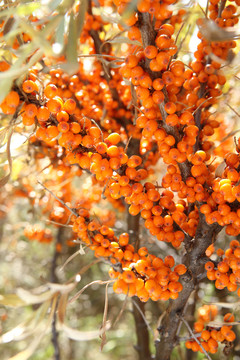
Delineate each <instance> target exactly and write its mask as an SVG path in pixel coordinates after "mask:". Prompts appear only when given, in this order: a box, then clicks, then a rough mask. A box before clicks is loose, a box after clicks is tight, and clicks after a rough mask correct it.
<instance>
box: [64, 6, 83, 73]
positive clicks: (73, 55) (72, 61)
mask: <svg viewBox="0 0 240 360" xmlns="http://www.w3.org/2000/svg"><path fill="white" fill-rule="evenodd" d="M77 46H78V37H77V24H76V19H75V17H74V14H73V12H71V15H70V21H69V32H68V42H67V46H66V58H67V64H63V65H62V67H63V69H64V70H65V71H67V72H68V73H69V74H70V75H71V74H74V73H75V72H76V71H78V68H79V64H78V52H77Z"/></svg>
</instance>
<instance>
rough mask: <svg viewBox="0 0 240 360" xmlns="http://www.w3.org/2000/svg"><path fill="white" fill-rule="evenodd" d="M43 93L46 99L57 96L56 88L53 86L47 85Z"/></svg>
mask: <svg viewBox="0 0 240 360" xmlns="http://www.w3.org/2000/svg"><path fill="white" fill-rule="evenodd" d="M43 93H44V95H45V96H46V97H47V98H48V99H52V98H54V97H55V96H57V95H58V88H57V87H56V86H55V85H54V84H49V85H47V86H46V87H45V89H44V92H43Z"/></svg>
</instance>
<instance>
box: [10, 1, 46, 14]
mask: <svg viewBox="0 0 240 360" xmlns="http://www.w3.org/2000/svg"><path fill="white" fill-rule="evenodd" d="M41 6H42V5H41V3H40V2H38V1H32V2H29V3H26V4H23V5H19V6H17V7H16V8H15V10H16V12H15V14H17V15H18V16H26V15H31V14H32V13H33V12H34V11H35V10H37V9H39V8H40V7H41Z"/></svg>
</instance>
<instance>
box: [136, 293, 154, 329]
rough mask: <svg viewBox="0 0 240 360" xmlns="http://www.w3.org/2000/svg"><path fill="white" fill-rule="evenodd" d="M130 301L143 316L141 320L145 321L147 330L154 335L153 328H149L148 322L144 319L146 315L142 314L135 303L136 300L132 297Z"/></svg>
mask: <svg viewBox="0 0 240 360" xmlns="http://www.w3.org/2000/svg"><path fill="white" fill-rule="evenodd" d="M132 303H133V305H134V306H135V307H136V308H137V309H138V311H139V313H140V314H141V316H142V318H143V321H144V322H145V324H146V326H147V328H148V330H149V331H150V332H151V333H152V335H153V336H154V331H153V329H152V328H151V326H150V325H149V322H148V321H147V319H146V316H145V315H144V313H143V312H142V310H141V309H140V307H139V306H138V304H137V303H136V301H135V300H134V299H132Z"/></svg>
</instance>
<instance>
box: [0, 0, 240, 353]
mask: <svg viewBox="0 0 240 360" xmlns="http://www.w3.org/2000/svg"><path fill="white" fill-rule="evenodd" d="M81 5H82V3H81V4H80V3H76V4H74V5H73V6H72V7H71V9H70V10H69V11H67V12H66V14H67V15H68V14H71V16H72V18H73V19H79V18H78V15H79V12H81V11H82V8H81ZM99 5H100V12H101V10H102V9H103V10H104V11H105V9H108V11H109V13H111V14H114V16H116V17H115V19H119V21H118V24H117V26H116V24H112V23H113V22H114V21H112V22H111V21H109V22H108V20H107V19H106V20H103V18H104V17H101V16H100V15H99V12H98V11H95V10H97V9H96V5H95V4H94V3H92V2H91V1H90V2H89V4H88V7H87V10H86V13H85V16H84V23H83V24H82V25H83V26H82V32H81V33H80V32H79V33H78V35H76V34H75V36H76V37H77V38H76V42H77V45H76V48H77V49H76V52H79V56H76V59H75V63H74V64H75V68H74V71H72V70H69V67H68V66H69V51H68V50H69V42H67V40H66V39H65V38H64V39H63V40H62V41H63V42H64V41H65V40H66V43H65V42H64V46H63V49H62V52H61V53H60V54H58V55H59V56H57V55H56V54H55V56H54V54H53V52H52V50H51V51H50V49H54V46H55V47H56V43H57V41H56V39H55V36H54V33H51V34H49V35H48V34H47V36H46V28H48V27H47V26H48V23H47V20H46V19H45V20H44V21H43V20H42V19H41V18H40V19H39V18H37V17H35V16H32V15H31V16H27V21H29V23H30V24H31V26H32V28H33V29H34V31H42V33H41V35H44V36H43V39H44V40H43V43H44V41H45V40H46V42H48V44H49V47H50V48H49V47H47V46H45V47H44V52H46V53H44V54H43V55H42V57H41V60H39V59H37V60H36V61H35V62H34V65H33V66H31V68H30V69H29V71H28V72H27V73H24V74H23V75H22V77H20V79H15V78H14V82H13V85H12V88H11V90H10V92H9V93H8V94H7V95H6V97H5V98H4V100H3V101H2V103H1V104H0V108H1V111H2V116H3V117H4V118H6V121H8V120H9V119H11V121H10V123H9V124H10V125H9V127H10V128H14V129H15V127H16V126H18V131H19V132H21V131H22V132H23V133H24V135H25V136H28V137H29V142H28V143H29V147H28V154H29V156H30V158H31V159H34V170H35V171H36V172H37V173H38V174H39V173H40V174H41V173H42V172H43V173H44V176H45V177H44V181H45V187H46V188H51V189H53V190H54V191H53V192H56V193H55V200H54V202H52V201H51V200H50V193H49V194H44V192H43V193H42V195H41V196H37V195H36V193H35V192H34V189H33V187H32V186H29V187H26V186H25V185H26V180H25V181H24V180H22V179H21V180H20V181H19V184H21V186H22V188H21V189H20V186H19V193H18V194H17V193H15V195H18V196H25V197H28V198H29V200H30V203H31V205H32V206H38V207H39V208H41V212H42V214H44V216H47V217H48V219H49V220H50V221H51V222H52V223H53V224H54V226H55V227H59V226H60V225H67V226H69V227H72V230H73V233H74V234H73V238H75V237H77V240H78V242H81V243H83V244H84V246H87V247H88V248H90V249H91V250H92V251H93V252H94V255H95V257H97V258H98V259H101V260H103V261H105V262H108V263H109V265H110V266H111V268H110V270H109V275H110V277H111V278H112V279H115V282H114V285H113V289H114V291H115V292H116V293H119V294H120V293H124V294H127V295H128V296H131V297H132V296H137V297H138V298H139V299H140V300H141V301H142V302H146V301H148V299H152V300H153V301H158V300H164V301H166V300H169V299H170V300H175V301H170V302H169V304H170V305H169V309H168V310H167V312H166V316H165V318H164V319H163V325H162V329H164V330H165V331H166V333H167V334H168V335H167V336H165V335H164V336H162V339H161V344H160V346H159V348H158V349H160V350H158V351H159V354H160V353H161V352H162V353H164V354H168V352H169V351H170V350H169V349H170V347H169V343H171V344H175V342H176V337H177V335H176V334H178V332H179V328H180V321H181V316H182V315H184V309H185V307H186V306H187V303H188V299H189V297H190V295H191V293H192V291H193V290H194V289H195V288H197V287H198V285H199V283H200V282H201V280H202V279H203V278H204V275H205V270H206V271H207V274H206V275H207V278H208V279H209V280H214V281H215V288H216V289H219V290H220V289H225V288H226V289H227V290H228V291H229V292H234V291H236V290H237V294H238V295H240V292H239V289H238V285H239V284H240V261H239V259H240V245H239V242H238V240H232V241H231V242H230V248H229V249H227V250H226V251H225V252H224V251H222V250H221V249H219V250H218V251H217V256H218V258H220V259H218V260H219V261H218V260H217V261H216V260H215V258H216V257H215V258H214V256H215V254H214V256H213V257H212V258H211V256H212V255H213V253H214V242H215V241H216V240H217V235H218V233H219V232H220V231H221V229H223V228H224V229H225V233H226V239H227V241H228V242H229V238H228V237H229V236H234V237H237V236H238V235H239V234H240V185H239V182H240V160H239V151H240V150H239V149H240V138H239V139H238V138H236V139H235V141H232V140H233V139H232V137H231V139H229V136H228V119H227V118H226V116H225V114H220V111H219V108H218V104H219V101H221V100H220V99H221V98H220V97H221V96H224V93H225V91H226V85H225V83H226V81H227V78H226V75H225V72H224V70H225V69H224V68H225V67H227V66H228V65H229V63H231V61H232V59H234V57H235V53H234V49H236V47H237V36H236V34H235V32H234V31H232V32H230V31H229V29H228V28H229V27H234V26H235V25H236V24H237V23H238V20H239V18H238V15H237V14H238V8H237V7H238V6H239V0H236V1H232V2H231V4H230V3H226V1H218V0H210V2H209V4H208V11H207V13H208V16H207V14H206V18H199V19H198V20H197V26H198V30H199V31H198V33H197V40H198V44H197V50H196V51H195V52H194V54H193V55H192V56H189V57H188V56H187V58H188V60H189V61H188V63H186V61H183V59H182V57H181V54H182V53H181V51H182V46H183V42H182V43H181V42H179V39H178V37H179V36H181V31H182V26H183V23H184V21H187V19H188V16H191V14H190V12H189V14H188V11H187V7H186V9H177V8H175V1H173V0H164V1H159V0H154V1H152V0H141V1H138V2H137V4H135V2H134V4H132V2H131V1H122V0H113V1H111V0H101V1H100V2H99ZM63 6H64V5H63ZM61 11H62V10H61ZM104 11H103V12H104ZM51 15H52V14H51ZM55 15H56V14H55V13H54V16H55ZM60 15H61V14H60ZM56 18H57V16H56ZM106 18H107V17H106ZM194 19H195V18H194ZM70 20H71V19H70ZM70 20H69V21H70ZM116 21H117V20H116ZM194 21H195V20H194ZM70 22H71V21H70ZM0 26H1V30H2V32H1V37H4V36H5V35H6V33H7V30H6V28H7V24H6V23H5V20H4V21H3V22H2V23H1V24H0ZM77 29H78V25H77V26H76V32H77ZM116 29H119V31H120V33H118V34H117V35H112V36H113V38H111V37H110V38H109V34H108V31H109V32H110V33H111V34H114V32H115V31H116ZM69 33H70V30H69ZM123 34H124V36H126V37H125V38H124V36H122V35H123ZM65 35H67V34H65ZM120 35H121V36H120ZM186 36H187V35H186ZM66 37H67V36H66ZM21 39H22V40H21ZM124 39H125V40H124ZM10 40H11V41H10ZM10 40H9V39H8V37H7V40H6V41H7V47H10V48H11V46H12V48H11V49H12V50H11V51H10V53H11V54H10V55H11V56H10V55H9V58H11V59H12V60H11V61H13V64H15V61H16V63H17V60H16V59H17V54H18V52H17V51H16V50H18V49H19V48H20V49H21V47H22V46H28V45H32V44H33V43H34V41H33V39H32V37H31V36H30V35H28V34H27V33H23V32H22V30H21V32H20V33H19V34H18V36H15V34H13V36H12V39H10ZM20 40H21V41H20ZM115 40H116V43H117V44H118V45H117V46H115V42H114V41H115ZM118 41H119V43H120V45H119V43H118ZM183 41H184V40H183ZM122 42H124V44H122ZM10 45H11V46H10ZM65 48H66V53H65V52H64V51H65ZM86 48H87V51H88V55H87V56H86V57H84V56H85V55H86V54H85V52H86ZM33 49H34V51H33V53H31V54H30V55H29V57H28V61H29V62H30V63H31V60H32V59H33V58H34V57H35V56H36V53H35V48H34V47H33ZM19 51H20V50H19ZM37 54H38V53H37ZM88 57H89V58H88ZM86 60H87V61H86ZM11 61H6V59H3V60H2V61H1V62H0V71H1V72H2V73H4V72H6V74H7V75H8V74H9V72H8V71H11V70H14V68H13V69H12V68H11V65H12V63H11ZM71 64H72V63H71V61H70V65H71ZM13 66H14V65H13ZM66 69H68V70H69V71H66ZM13 73H14V71H13ZM10 74H12V72H10ZM9 76H10V75H9ZM237 79H238V77H237ZM235 113H237V112H236V111H235ZM28 131H30V135H29V134H28V135H26V134H27V132H28ZM11 135H12V134H11ZM9 138H11V136H9ZM222 139H224V142H222ZM8 145H9V144H8ZM8 148H9V146H8ZM8 157H9V156H8ZM46 159H47V160H48V162H47V161H45V160H46ZM9 164H10V161H9ZM11 165H12V164H11ZM10 167H11V166H10ZM219 167H220V168H221V169H222V170H221V171H219ZM42 169H43V170H42ZM45 170H46V171H45ZM75 183H76V184H77V185H76V184H75ZM114 210H115V211H114ZM124 212H125V214H126V218H127V221H126V223H127V224H128V225H126V226H125V228H124V229H123V230H122V233H121V234H120V235H117V234H119V232H118V230H115V225H116V224H117V221H118V220H119V219H120V220H119V221H121V222H123V213H124ZM139 221H141V223H142V224H143V228H144V230H143V234H144V236H145V237H146V239H147V240H146V242H144V243H143V241H142V238H141V236H140V235H139V233H140V230H141V227H140V225H139ZM116 227H117V226H116ZM113 229H114V230H113ZM24 233H25V235H26V237H28V238H29V239H37V240H39V241H41V242H44V241H45V242H50V241H51V240H52V235H51V233H50V232H49V230H48V229H43V228H40V227H38V226H37V225H33V226H29V227H27V228H26V229H25V232H24ZM146 234H147V235H146ZM152 239H154V241H155V243H156V244H157V245H158V246H156V248H154V249H153V251H152V249H151V250H150V246H149V245H150V243H151V241H152ZM75 240H76V239H75ZM141 242H142V243H141ZM163 242H164V243H165V244H164V243H163ZM70 243H71V244H72V242H71V241H69V244H70ZM156 244H155V245H156ZM153 247H154V246H153ZM166 249H168V250H166ZM173 254H176V259H175V258H174V257H173ZM206 256H207V257H209V258H210V259H207V261H206ZM175 262H176V264H177V265H175ZM204 265H205V270H204ZM179 294H181V295H180V296H179ZM174 304H176V305H174ZM174 306H175V307H174ZM204 314H205V315H204ZM211 314H213V315H211ZM174 315H175V319H176V318H177V319H178V320H175V321H173V316H174ZM180 315H181V316H180ZM216 315H217V314H216V308H215V307H211V306H209V307H202V308H200V309H199V319H198V321H197V322H195V324H194V335H195V338H191V339H190V340H188V341H187V342H186V347H187V348H188V349H192V350H193V351H201V352H203V349H204V350H205V351H207V352H210V353H216V352H217V349H218V343H224V344H225V345H226V344H227V343H232V342H233V341H234V339H235V335H234V332H233V330H232V329H231V325H223V326H222V327H221V328H220V329H215V328H212V327H211V325H208V322H209V321H210V320H213V319H214V317H215V316H216ZM233 320H234V318H233V316H230V315H229V314H227V315H225V317H224V321H225V322H229V321H231V322H232V321H233ZM170 326H172V328H171V329H170V328H169V327H170ZM170 330H171V331H170ZM161 331H163V330H161V329H160V332H161ZM168 336H169V338H168ZM196 339H197V340H198V341H196ZM199 342H200V343H199ZM171 346H173V345H171ZM159 354H158V355H159ZM168 355H169V356H170V354H168ZM166 356H167V355H166ZM158 358H159V357H158Z"/></svg>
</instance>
